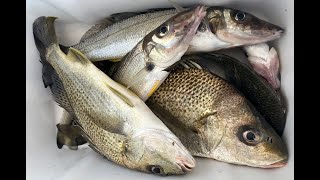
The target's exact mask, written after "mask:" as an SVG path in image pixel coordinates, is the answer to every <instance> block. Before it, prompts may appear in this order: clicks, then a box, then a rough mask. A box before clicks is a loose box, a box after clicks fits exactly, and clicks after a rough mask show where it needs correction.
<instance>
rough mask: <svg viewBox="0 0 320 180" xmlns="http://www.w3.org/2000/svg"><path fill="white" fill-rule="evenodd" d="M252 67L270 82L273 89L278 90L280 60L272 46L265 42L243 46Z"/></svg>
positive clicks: (279, 84)
mask: <svg viewBox="0 0 320 180" xmlns="http://www.w3.org/2000/svg"><path fill="white" fill-rule="evenodd" d="M243 50H244V51H245V53H246V55H247V56H248V61H249V63H250V64H251V66H252V68H253V69H254V70H255V71H256V72H257V73H258V74H259V75H261V76H262V77H263V78H264V79H266V80H267V81H268V83H270V84H271V86H272V87H273V88H274V89H275V90H279V89H280V86H281V83H280V79H279V77H280V60H279V56H278V53H277V51H276V49H275V48H274V47H271V49H270V47H269V45H268V44H267V43H260V44H255V45H250V46H245V47H243Z"/></svg>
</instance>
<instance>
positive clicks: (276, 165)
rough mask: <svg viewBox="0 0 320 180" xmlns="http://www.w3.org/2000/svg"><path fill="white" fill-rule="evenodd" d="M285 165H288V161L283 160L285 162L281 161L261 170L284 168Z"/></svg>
mask: <svg viewBox="0 0 320 180" xmlns="http://www.w3.org/2000/svg"><path fill="white" fill-rule="evenodd" d="M287 163H288V159H285V160H282V161H279V162H276V163H273V164H270V165H267V166H264V167H263V168H268V169H270V168H280V167H283V166H285V165H286V164H287Z"/></svg>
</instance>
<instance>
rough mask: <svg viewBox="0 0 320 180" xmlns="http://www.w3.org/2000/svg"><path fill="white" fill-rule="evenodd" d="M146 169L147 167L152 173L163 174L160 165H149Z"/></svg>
mask: <svg viewBox="0 0 320 180" xmlns="http://www.w3.org/2000/svg"><path fill="white" fill-rule="evenodd" d="M147 169H149V171H150V172H152V173H153V174H157V175H163V170H162V167H160V166H156V165H154V166H149V167H147Z"/></svg>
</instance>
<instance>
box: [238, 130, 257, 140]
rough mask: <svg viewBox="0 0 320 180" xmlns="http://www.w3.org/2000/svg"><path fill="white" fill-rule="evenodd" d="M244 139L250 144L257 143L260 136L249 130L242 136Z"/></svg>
mask: <svg viewBox="0 0 320 180" xmlns="http://www.w3.org/2000/svg"><path fill="white" fill-rule="evenodd" d="M242 136H243V139H244V140H245V141H247V142H248V143H257V142H259V140H260V134H259V133H258V132H255V131H253V130H247V131H245V132H243V134H242Z"/></svg>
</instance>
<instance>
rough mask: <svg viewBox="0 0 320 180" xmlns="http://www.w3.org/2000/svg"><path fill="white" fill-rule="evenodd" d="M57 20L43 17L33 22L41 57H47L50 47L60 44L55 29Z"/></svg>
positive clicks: (35, 38)
mask: <svg viewBox="0 0 320 180" xmlns="http://www.w3.org/2000/svg"><path fill="white" fill-rule="evenodd" d="M55 19H57V18H56V17H45V16H41V17H39V18H37V19H36V20H35V21H34V22H33V36H34V41H35V44H36V46H37V49H38V51H39V53H40V56H41V57H45V54H46V49H47V48H48V47H50V46H51V45H53V44H57V43H58V41H57V36H56V32H55V28H54V21H55ZM41 59H42V60H43V58H41Z"/></svg>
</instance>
